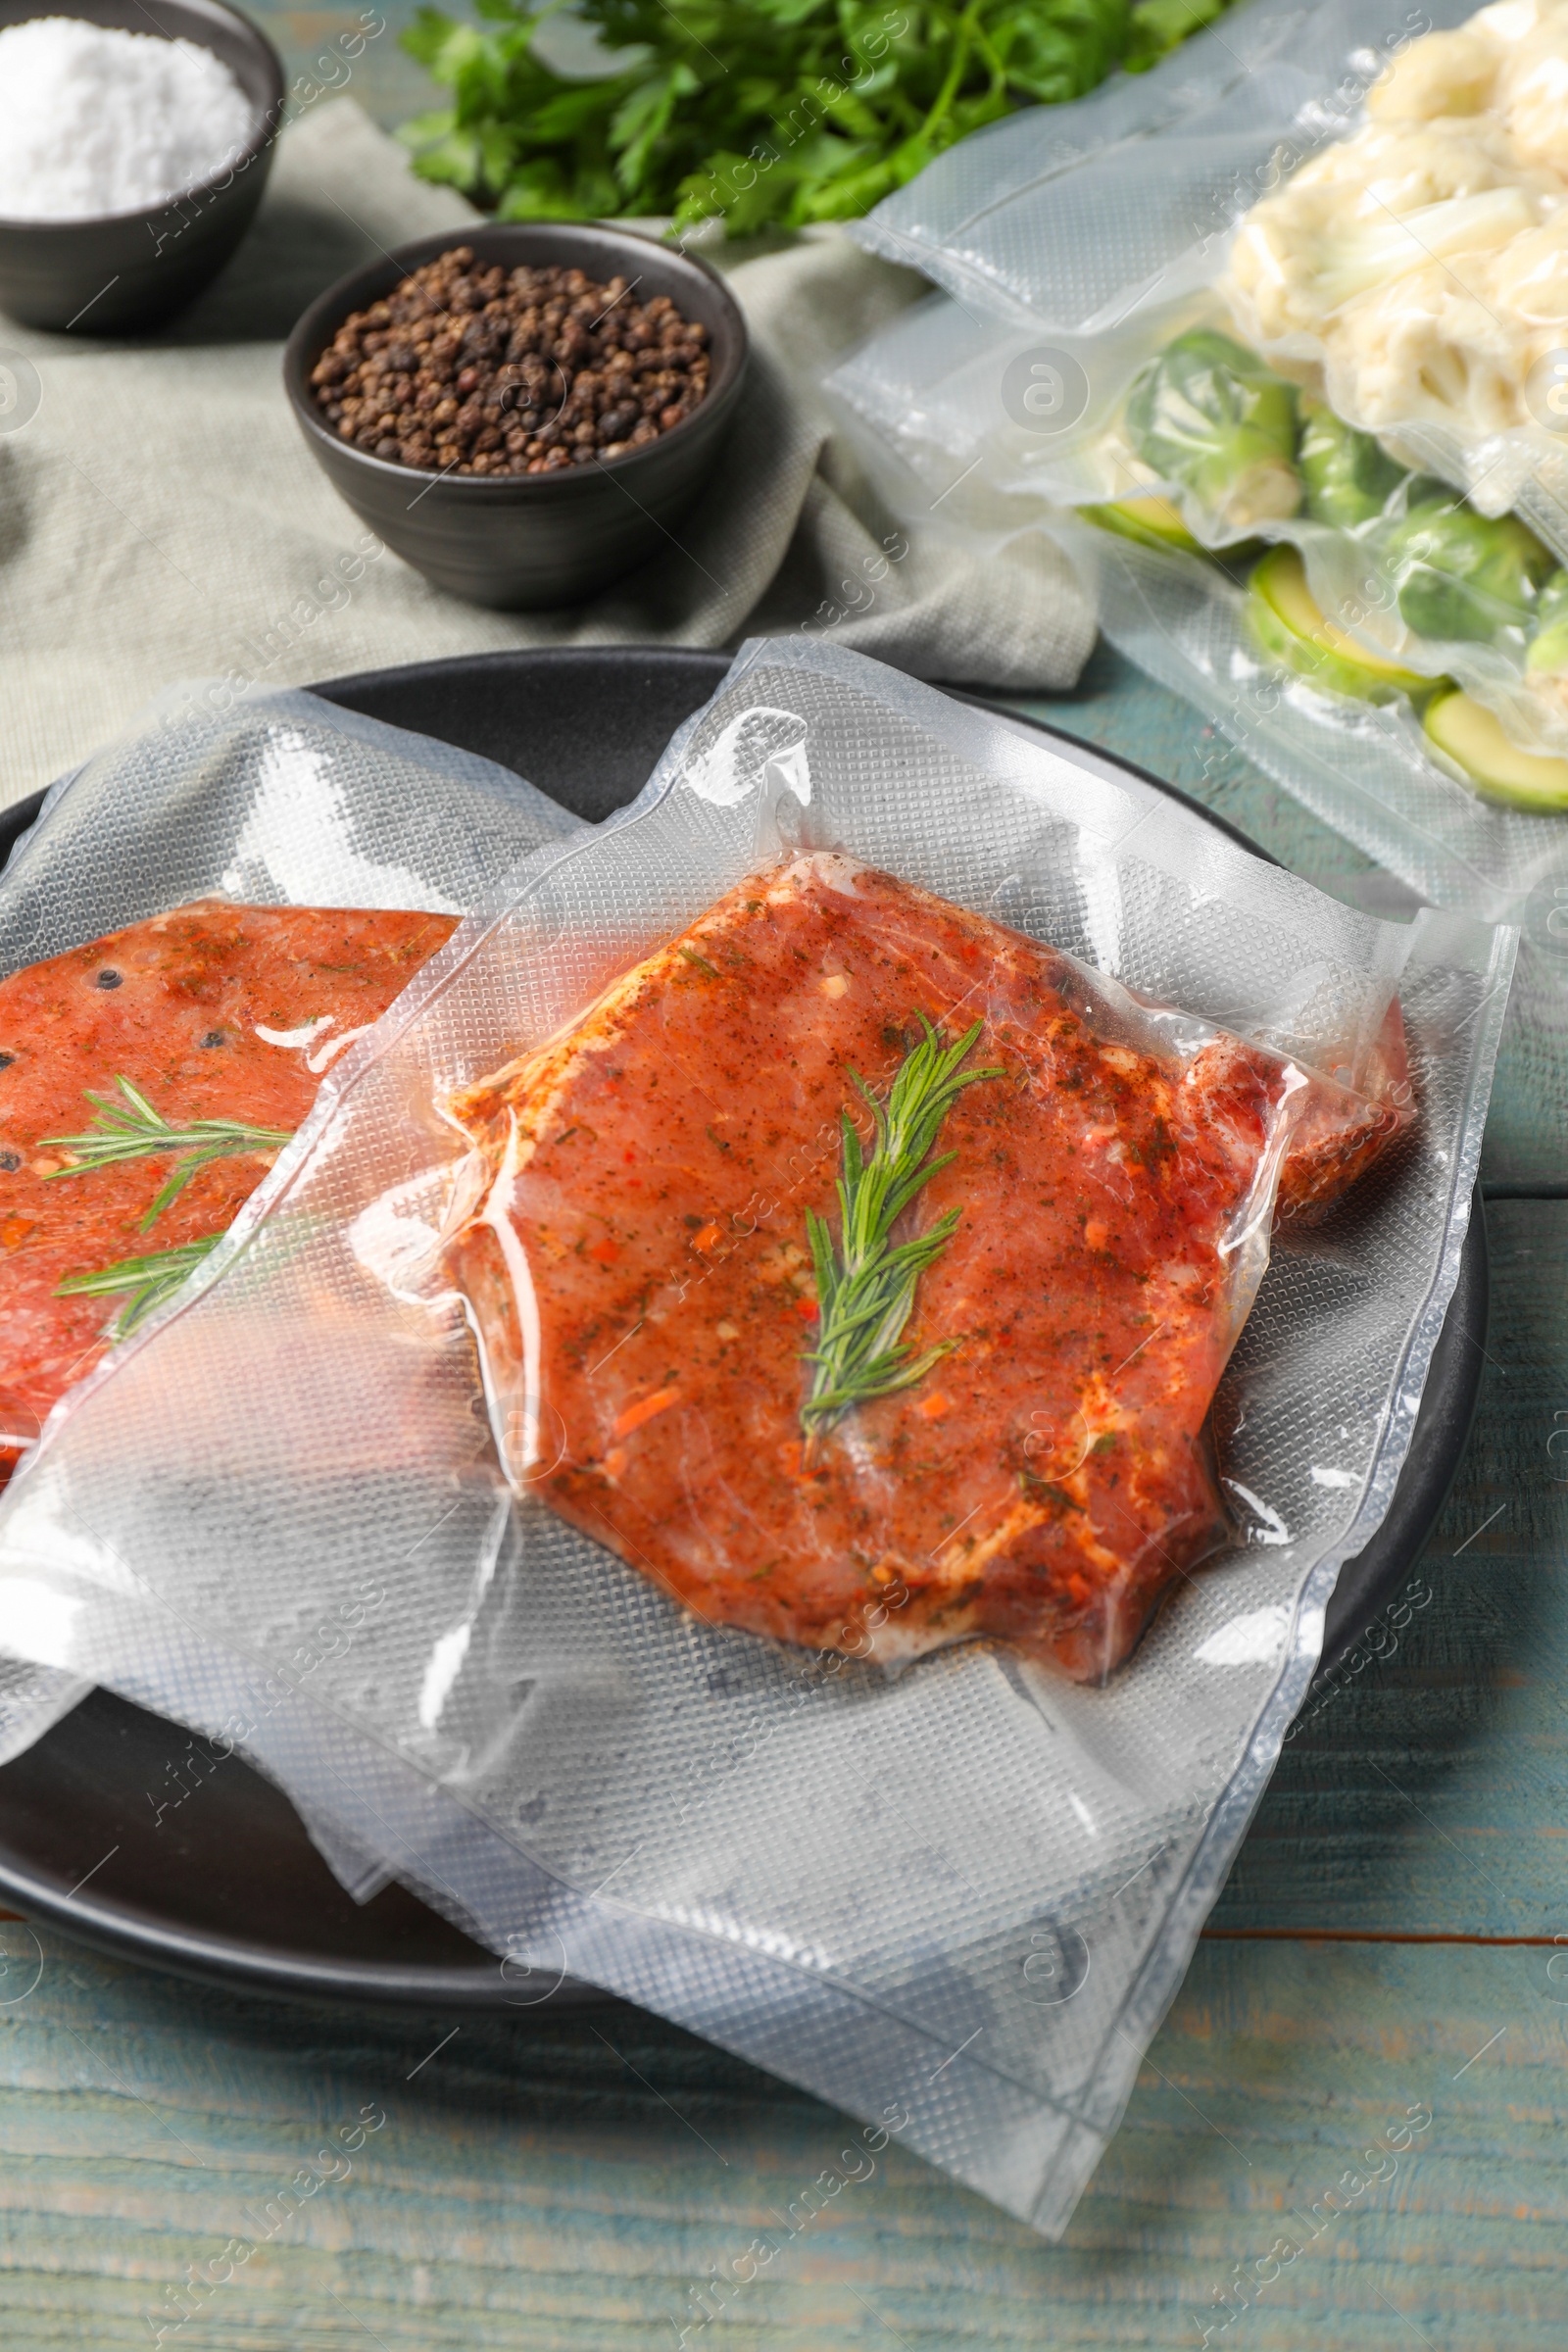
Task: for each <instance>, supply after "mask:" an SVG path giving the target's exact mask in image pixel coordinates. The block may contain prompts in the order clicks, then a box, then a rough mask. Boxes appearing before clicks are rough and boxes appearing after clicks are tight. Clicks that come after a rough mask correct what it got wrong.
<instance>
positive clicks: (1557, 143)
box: [831, 0, 1568, 919]
mask: <svg viewBox="0 0 1568 2352" xmlns="http://www.w3.org/2000/svg"><path fill="white" fill-rule="evenodd" d="M1439 13H1441V12H1439ZM1430 23H1431V20H1430V18H1428V17H1426V16H1425V15H1423V16H1421V17H1419V18H1416V19H1414V20H1408V21H1407V22H1406V24H1405V25H1403V26H1399V27H1396V28H1395V29H1393V30H1392V31H1389V32H1387V33H1383V34H1381V35H1380V36H1379V37H1378V38H1376V39H1374V40H1371V41H1368V39H1367V37H1366V33H1365V29H1364V25H1362V24H1360V23H1358V22H1357V12H1356V11H1354V10H1353V9H1352V8H1350V7H1349V6H1348V5H1340V6H1333V5H1331V6H1330V7H1329V8H1327V9H1322V10H1318V11H1315V12H1310V14H1307V15H1303V12H1301V11H1300V10H1299V9H1296V10H1293V9H1291V8H1288V7H1285V6H1279V5H1274V4H1273V0H1254V5H1252V6H1250V7H1249V8H1248V9H1246V10H1245V11H1244V12H1239V13H1238V15H1236V16H1235V17H1228V18H1227V19H1226V25H1227V27H1228V28H1230V27H1240V28H1241V32H1242V33H1245V35H1246V37H1245V39H1243V38H1242V37H1241V34H1240V33H1233V32H1230V31H1228V33H1227V38H1228V40H1230V43H1231V50H1232V51H1233V52H1235V54H1234V55H1232V56H1230V57H1229V58H1228V59H1227V57H1226V56H1225V55H1222V54H1221V53H1220V51H1219V50H1218V49H1216V50H1214V52H1213V53H1212V55H1205V54H1204V53H1202V49H1201V44H1202V41H1204V40H1206V39H1208V37H1209V36H1201V40H1200V43H1199V44H1195V45H1194V48H1195V53H1196V64H1194V63H1192V62H1190V63H1189V64H1188V65H1187V66H1185V67H1183V68H1181V69H1180V70H1179V71H1175V72H1168V73H1167V71H1166V69H1164V68H1161V69H1160V70H1159V73H1156V74H1155V75H1152V76H1150V80H1151V82H1156V81H1158V80H1159V78H1160V74H1161V73H1163V74H1164V75H1165V85H1164V88H1163V90H1155V91H1152V92H1151V93H1150V94H1149V95H1148V96H1147V97H1146V98H1144V99H1142V100H1140V101H1139V103H1140V105H1141V106H1142V110H1143V111H1142V118H1141V120H1139V121H1137V122H1135V123H1130V122H1128V121H1123V120H1121V119H1120V118H1118V119H1117V120H1116V121H1114V122H1112V121H1111V120H1110V115H1111V112H1112V108H1111V105H1110V102H1108V101H1106V102H1103V104H1102V108H1101V115H1099V116H1097V114H1096V112H1095V101H1094V100H1089V101H1084V102H1082V104H1081V106H1080V107H1079V108H1077V109H1069V110H1064V111H1065V112H1069V113H1077V114H1079V115H1080V116H1081V117H1082V118H1083V124H1082V130H1081V135H1080V137H1079V139H1078V141H1077V148H1078V152H1077V154H1076V156H1075V157H1071V156H1069V157H1068V158H1067V159H1066V160H1065V161H1064V162H1063V163H1062V164H1061V165H1060V166H1059V167H1058V168H1057V169H1056V170H1054V172H1047V173H1045V174H1041V173H1040V172H1038V170H1037V171H1036V172H1035V174H1034V175H1033V177H1031V176H1030V174H1029V172H1028V171H1027V170H1026V169H1025V168H1024V167H1025V164H1026V160H1027V159H1026V158H1025V157H1024V155H1023V154H1022V152H1021V150H1019V149H1018V139H1019V135H1020V134H1017V133H1012V134H1011V136H1012V140H1013V147H1014V150H1016V152H1014V153H1013V155H1012V157H1011V161H1010V164H1009V163H1007V162H1006V160H1005V158H1004V157H1003V155H1002V150H1001V148H1000V147H999V146H995V145H994V147H993V158H994V162H995V163H996V164H997V165H998V166H999V167H1002V170H1001V171H1000V172H998V173H997V174H996V175H994V179H995V178H1000V177H1001V176H1003V175H1004V174H1005V171H1007V170H1010V171H1011V172H1012V179H1013V184H1011V185H1010V186H1002V185H999V184H993V185H992V186H991V187H990V188H989V189H986V190H982V189H981V188H980V187H979V186H978V185H976V184H973V183H974V182H975V174H976V170H977V166H976V164H975V161H974V159H973V158H971V159H970V161H969V163H968V164H967V165H966V166H965V167H963V169H964V171H966V172H967V173H968V179H967V181H966V182H965V184H964V186H963V188H962V189H961V191H960V190H958V188H957V184H956V173H957V171H958V167H957V166H956V164H953V165H951V166H950V165H948V164H947V163H945V164H944V165H943V166H939V167H937V168H935V170H934V172H932V173H928V174H926V175H924V177H925V178H927V179H932V180H934V181H937V182H938V183H939V184H938V185H937V186H936V188H935V189H934V191H927V192H926V194H925V195H924V196H923V197H922V196H920V195H918V194H917V193H915V192H906V194H905V195H904V196H902V197H900V198H897V199H894V200H892V202H891V203H890V205H888V206H884V207H883V208H882V210H881V212H880V213H879V214H877V215H875V216H873V217H872V221H870V222H869V223H868V224H866V229H865V232H864V233H865V236H866V241H868V242H871V243H873V244H878V243H884V244H885V243H886V242H887V239H888V237H889V236H894V237H895V238H896V239H897V241H898V242H899V243H900V245H901V246H902V249H903V255H904V258H905V259H906V260H913V259H917V258H918V259H919V260H920V263H921V266H922V267H923V268H925V269H927V270H929V271H930V272H931V273H932V274H933V275H935V276H937V277H938V278H939V280H941V281H943V282H944V283H946V284H947V285H948V286H949V287H951V288H953V289H954V292H953V294H952V295H939V296H937V297H934V298H933V299H932V300H931V301H930V302H928V303H927V304H924V305H922V306H920V308H918V309H917V310H916V311H914V312H912V313H909V314H907V315H906V316H905V317H904V318H903V319H900V320H899V321H897V322H896V323H895V324H894V326H893V327H891V328H890V329H888V330H887V331H886V332H885V333H883V334H882V335H881V336H879V337H878V338H877V339H876V340H875V341H874V342H873V343H872V344H870V345H869V346H867V347H866V348H865V349H864V350H863V351H862V352H861V353H859V354H858V355H857V356H856V357H855V358H854V359H852V360H851V361H850V362H849V363H848V364H847V365H846V366H845V367H844V368H841V369H840V370H839V372H838V374H837V375H836V376H835V378H834V379H833V380H832V385H831V392H832V395H833V397H834V398H835V399H836V401H837V403H838V405H839V406H840V408H841V410H842V411H844V412H845V414H846V416H847V417H848V420H849V422H850V425H851V429H852V431H853V432H856V433H857V436H858V439H859V441H860V443H861V446H862V448H863V449H864V450H865V452H866V454H867V457H868V459H869V460H870V462H871V463H872V464H873V465H874V466H877V467H878V469H879V470H880V473H881V476H882V479H883V484H884V487H885V488H886V490H887V491H888V493H889V495H890V496H891V497H892V498H893V499H894V501H895V503H906V504H907V505H909V506H910V507H911V509H912V507H913V505H914V501H915V499H916V498H918V500H919V502H920V504H921V506H922V507H930V505H931V504H932V501H933V497H935V499H936V501H937V507H936V512H937V514H938V516H939V518H940V517H946V518H947V522H948V527H949V528H951V529H954V530H956V531H958V532H960V533H962V534H963V535H965V536H966V537H969V538H971V539H972V538H973V537H975V536H977V535H978V536H982V537H985V538H988V539H990V540H992V541H993V542H997V543H1001V542H1003V541H1005V539H1006V538H1007V537H1009V536H1010V535H1011V534H1012V532H1013V531H1015V530H1018V529H1022V528H1025V527H1030V526H1032V525H1037V524H1038V523H1039V521H1040V520H1041V518H1042V515H1050V516H1051V517H1052V518H1053V519H1054V522H1055V524H1056V527H1058V528H1059V529H1060V530H1061V531H1062V534H1063V535H1064V536H1065V537H1066V538H1067V540H1068V542H1069V544H1070V545H1071V547H1072V550H1073V554H1074V558H1075V561H1076V562H1077V563H1078V564H1079V565H1080V568H1081V569H1082V570H1084V571H1085V572H1086V573H1087V574H1088V576H1089V577H1090V578H1091V579H1092V580H1093V581H1094V583H1095V585H1096V587H1097V589H1098V591H1099V597H1100V608H1101V618H1102V622H1103V626H1104V628H1105V630H1106V633H1107V634H1108V635H1109V636H1110V637H1111V638H1112V639H1113V640H1114V641H1115V642H1116V643H1117V644H1118V645H1120V646H1121V647H1122V648H1123V650H1124V651H1127V652H1129V653H1130V654H1132V655H1133V656H1134V658H1135V659H1137V660H1138V661H1139V662H1141V663H1142V664H1143V666H1145V667H1146V668H1148V669H1150V670H1151V671H1152V673H1153V674H1154V675H1156V676H1158V677H1160V678H1161V679H1162V680H1163V681H1164V682H1166V683H1168V684H1170V685H1172V686H1174V687H1176V688H1178V690H1180V691H1183V692H1185V693H1186V694H1187V695H1188V696H1189V697H1190V699H1192V700H1194V701H1196V702H1198V703H1199V704H1200V705H1201V707H1202V708H1203V709H1204V710H1205V711H1206V712H1207V713H1209V714H1210V715H1213V716H1215V717H1217V718H1218V719H1219V720H1220V722H1221V723H1222V724H1223V725H1224V726H1225V727H1226V729H1227V731H1228V732H1230V733H1231V734H1232V735H1233V736H1234V737H1236V738H1237V739H1238V740H1240V741H1242V742H1243V743H1244V745H1245V748H1246V749H1247V750H1248V751H1249V753H1250V756H1251V757H1252V758H1253V759H1254V760H1257V762H1258V763H1259V764H1260V765H1262V766H1263V767H1264V768H1265V769H1267V770H1269V771H1270V772H1272V773H1274V774H1276V775H1277V776H1278V777H1279V779H1280V780H1281V781H1282V782H1285V783H1286V784H1288V785H1289V786H1291V788H1292V789H1294V790H1296V791H1297V792H1298V793H1299V795H1300V797H1302V798H1303V799H1305V800H1306V801H1307V802H1308V804H1309V805H1310V806H1313V807H1314V808H1316V809H1318V811H1319V813H1320V814H1323V815H1324V816H1326V817H1327V818H1328V820H1329V821H1330V822H1331V823H1334V824H1335V825H1337V826H1338V827H1339V828H1340V829H1341V830H1342V831H1345V832H1348V834H1349V835H1350V836H1351V838H1353V839H1355V840H1356V841H1357V842H1358V843H1359V844H1360V846H1362V847H1363V848H1365V849H1367V850H1368V851H1369V852H1370V853H1371V854H1372V855H1373V856H1374V857H1377V858H1380V859H1381V860H1382V861H1383V862H1385V863H1387V864H1389V865H1391V866H1392V867H1393V868H1394V869H1395V870H1396V871H1397V872H1398V873H1400V874H1401V876H1402V877H1403V878H1404V879H1405V880H1406V881H1407V882H1409V883H1410V884H1412V885H1413V886H1414V887H1415V888H1416V889H1417V890H1418V891H1420V892H1421V893H1422V894H1423V895H1425V896H1428V897H1431V898H1434V899H1437V900H1439V901H1445V900H1446V901H1447V902H1449V903H1456V904H1462V905H1465V906H1468V907H1472V908H1473V909H1474V910H1475V911H1477V912H1480V913H1482V914H1484V915H1487V916H1489V917H1491V918H1492V919H1500V918H1503V917H1506V916H1509V915H1517V914H1519V913H1521V912H1522V911H1524V909H1525V903H1526V902H1527V901H1528V900H1529V899H1530V897H1531V895H1532V893H1534V892H1539V890H1540V889H1541V887H1542V885H1543V883H1544V881H1545V879H1546V877H1548V876H1549V875H1551V874H1552V873H1554V872H1556V871H1557V870H1559V868H1560V867H1561V865H1562V861H1563V858H1564V851H1565V848H1568V832H1565V829H1564V817H1565V815H1568V0H1499V5H1496V6H1493V7H1490V8H1486V9H1483V10H1481V11H1480V12H1479V13H1478V14H1476V15H1474V16H1472V17H1470V18H1469V19H1468V20H1467V21H1465V22H1462V23H1453V24H1449V25H1441V24H1440V25H1439V26H1438V27H1437V28H1436V29H1428V27H1429V25H1430ZM1238 59H1245V63H1246V67H1247V71H1246V72H1245V73H1243V74H1241V75H1240V76H1238V74H1237V73H1236V71H1235V68H1236V64H1237V62H1238ZM1129 103H1131V102H1130V101H1128V100H1127V99H1126V98H1125V97H1123V98H1122V100H1121V101H1120V104H1121V107H1122V111H1123V114H1125V112H1126V109H1127V106H1128V104H1129ZM1101 116H1103V117H1104V120H1103V121H1102V120H1101ZM1040 135H1044V134H1040ZM1053 135H1054V137H1055V139H1056V141H1057V144H1060V143H1061V132H1060V125H1059V124H1058V126H1057V128H1056V131H1055V132H1054V134H1053ZM1069 144H1070V143H1069ZM983 161H984V159H983V158H982V159H981V163H982V165H983ZM1036 161H1037V163H1038V161H1039V159H1038V158H1037V159H1036ZM944 172H946V175H947V180H952V181H953V182H954V185H953V187H952V188H949V187H948V186H947V182H946V180H944V178H943V174H944ZM1156 182H1160V183H1162V184H1163V185H1164V187H1165V188H1166V189H1167V190H1174V191H1175V194H1174V197H1171V196H1170V195H1168V194H1167V196H1166V197H1165V198H1164V200H1163V201H1162V202H1161V203H1160V204H1159V205H1158V206H1157V207H1156V206H1153V205H1152V203H1151V201H1150V199H1151V196H1152V190H1153V185H1154V183H1156ZM920 184H922V183H917V187H918V186H919V185H920ZM960 195H961V197H962V200H963V201H962V202H959V201H958V198H959V196H960ZM1090 195H1092V196H1093V197H1094V206H1093V210H1092V213H1091V215H1090V218H1091V220H1092V221H1093V222H1094V224H1096V226H1097V231H1098V234H1099V236H1100V238H1101V240H1102V243H1103V245H1105V246H1106V247H1108V248H1109V249H1110V250H1111V251H1112V252H1113V253H1114V254H1115V256H1116V257H1117V262H1118V267H1119V270H1120V272H1121V277H1122V281H1123V282H1122V283H1121V285H1120V286H1116V287H1112V286H1109V285H1107V284H1104V283H1102V282H1099V281H1097V282H1096V283H1095V284H1094V285H1093V286H1092V287H1090V286H1087V285H1086V284H1085V283H1083V282H1081V273H1078V274H1077V275H1075V273H1074V267H1073V265H1072V264H1071V262H1070V260H1067V259H1064V258H1063V255H1062V237H1061V234H1060V233H1059V232H1060V231H1062V230H1063V229H1065V227H1066V226H1067V225H1068V223H1069V221H1070V218H1071V216H1072V215H1073V213H1074V209H1075V208H1076V209H1077V210H1078V211H1082V210H1083V209H1084V206H1085V200H1086V197H1088V196H1090ZM949 198H951V199H952V201H951V202H950V201H948V199H949ZM1172 203H1174V205H1175V207H1176V218H1177V223H1178V226H1177V230H1175V231H1173V229H1172V226H1171V206H1172ZM944 204H946V212H944ZM964 204H966V205H967V207H968V210H967V214H966V215H965V214H964V209H963V208H964ZM1184 206H1185V209H1186V222H1185V227H1186V241H1185V243H1181V244H1179V245H1177V244H1173V237H1179V235H1180V231H1181V227H1182V225H1183V223H1182V217H1181V216H1182V208H1183V207H1184ZM895 212H901V213H902V214H907V215H908V216H909V218H908V219H907V221H904V220H902V219H901V221H898V222H895V221H893V219H892V215H893V214H894V213H895ZM960 216H962V217H960ZM1009 223H1010V231H1009V225H1008V224H1009ZM1025 224H1027V226H1028V229H1029V232H1030V236H1031V238H1032V239H1033V241H1034V245H1035V256H1036V258H1035V259H1033V260H1032V261H1027V262H1026V261H1025V260H1024V259H1023V258H1022V255H1021V250H1020V247H1021V238H1020V234H1019V232H1020V230H1021V229H1022V227H1023V226H1024V225H1025ZM911 247H912V248H914V249H915V250H911ZM889 250H891V247H889ZM977 303H978V304H979V305H984V306H985V308H986V309H988V310H989V313H990V316H989V317H985V316H982V315H981V313H980V310H979V308H977ZM1026 317H1027V318H1028V319H1030V321H1031V323H1029V324H1025V323H1024V322H1023V320H1024V319H1025V318H1026ZM878 444H880V445H881V448H882V451H883V453H884V454H882V455H880V456H878V455H877V454H876V452H877V445H878Z"/></svg>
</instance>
